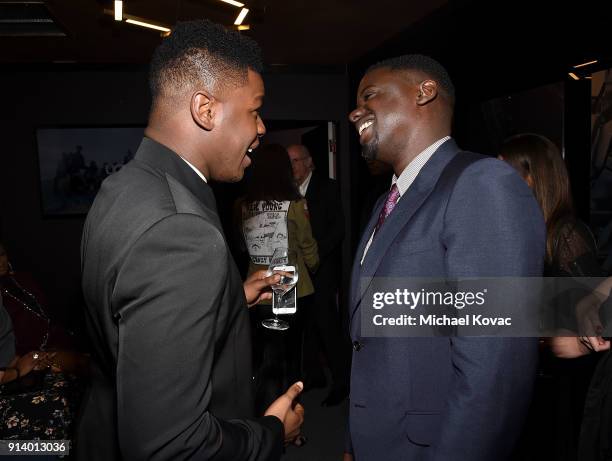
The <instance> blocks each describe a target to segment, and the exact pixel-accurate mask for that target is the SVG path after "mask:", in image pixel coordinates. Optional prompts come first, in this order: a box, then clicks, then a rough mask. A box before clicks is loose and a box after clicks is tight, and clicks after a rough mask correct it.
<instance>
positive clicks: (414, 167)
mask: <svg viewBox="0 0 612 461" xmlns="http://www.w3.org/2000/svg"><path fill="white" fill-rule="evenodd" d="M450 138H451V137H450V136H445V137H443V138H441V139H438V140H437V141H436V142H434V143H433V144H431V145H430V146H429V147H427V148H426V149H425V150H423V151H422V152H421V153H420V154H419V155H417V156H416V157H415V158H414V159H413V160H412V161H411V162H410V163H409V164H408V165H407V166H406V168H404V171H402V173H401V174H400V175H399V178H398V177H397V176H395V175H393V179H392V180H391V185H393V184H397V188H398V190H399V193H400V198H401V197H402V195H404V193H405V192H406V191H407V190H408V188H409V187H410V186H411V185H412V183H413V182H414V180H415V179H416V177H417V176H418V175H419V172H420V171H421V169H422V168H423V167H424V166H425V164H426V163H427V161H428V160H429V159H430V158H431V156H432V155H433V154H434V153H435V152H436V150H438V147H440V146H441V145H442V144H444V143H445V142H446V141H448V140H449V139H450Z"/></svg>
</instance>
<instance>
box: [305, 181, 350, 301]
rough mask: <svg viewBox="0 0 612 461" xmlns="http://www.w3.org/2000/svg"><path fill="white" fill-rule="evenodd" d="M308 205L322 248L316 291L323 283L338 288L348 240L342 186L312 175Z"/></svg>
mask: <svg viewBox="0 0 612 461" xmlns="http://www.w3.org/2000/svg"><path fill="white" fill-rule="evenodd" d="M306 202H307V203H308V211H309V213H310V226H311V227H312V234H313V235H314V238H315V240H316V241H317V245H318V246H319V259H320V264H319V269H318V270H317V272H316V274H315V276H314V283H315V285H318V286H315V290H316V289H320V285H321V283H326V284H329V283H330V282H331V285H332V286H334V284H335V281H337V280H338V278H339V277H338V276H339V262H340V248H341V243H342V239H343V238H344V213H343V211H342V202H341V200H340V190H339V188H338V184H337V183H336V181H334V180H333V179H329V178H326V177H325V176H322V175H320V174H318V173H317V172H316V171H314V172H313V173H312V177H311V178H310V183H309V184H308V189H307V190H306Z"/></svg>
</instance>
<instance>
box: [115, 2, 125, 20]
mask: <svg viewBox="0 0 612 461" xmlns="http://www.w3.org/2000/svg"><path fill="white" fill-rule="evenodd" d="M115 21H123V0H115Z"/></svg>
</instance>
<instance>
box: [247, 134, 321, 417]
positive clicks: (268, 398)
mask: <svg viewBox="0 0 612 461" xmlns="http://www.w3.org/2000/svg"><path fill="white" fill-rule="evenodd" d="M235 212H236V215H237V216H236V221H237V227H238V228H239V229H240V230H241V233H242V239H243V248H245V249H246V250H247V251H248V253H249V257H250V264H249V271H248V275H251V274H252V273H253V272H255V271H257V270H261V269H267V268H268V265H269V264H270V258H271V256H272V254H273V253H274V250H275V249H276V248H277V247H286V248H289V250H293V251H295V253H296V254H297V260H298V274H299V278H298V282H297V285H296V289H297V298H298V303H297V312H296V314H293V315H288V316H284V317H283V319H284V320H286V321H288V322H289V323H290V328H289V329H288V330H286V331H274V330H267V329H265V328H263V327H262V326H261V320H263V319H266V318H270V317H272V315H273V314H272V312H271V306H270V304H269V301H267V303H268V304H264V303H261V304H259V305H257V306H255V307H253V308H252V309H253V312H254V316H253V317H254V321H253V327H254V341H255V367H254V369H256V370H258V371H257V376H256V379H257V395H256V404H257V406H258V409H260V410H263V409H265V408H267V407H268V405H269V404H270V403H272V402H273V401H274V399H275V398H276V396H277V395H278V394H279V393H280V392H281V391H282V389H283V388H286V387H287V386H288V385H289V383H293V382H295V381H297V380H298V379H301V376H302V370H301V366H302V364H301V362H302V360H301V356H302V335H303V317H304V316H305V315H307V312H308V310H309V309H311V308H312V299H311V298H312V296H311V295H312V294H313V292H314V288H313V284H312V280H311V277H310V273H311V272H314V271H315V270H316V269H317V266H318V265H319V256H318V253H317V242H316V241H315V239H314V238H313V236H312V230H311V227H310V222H309V217H308V209H307V207H306V201H305V200H304V199H303V198H302V196H301V195H300V194H299V192H298V190H297V187H296V185H295V182H294V181H293V176H292V173H291V162H290V161H289V157H288V156H287V151H286V150H285V148H284V147H282V146H281V145H278V144H267V145H263V146H261V147H260V148H259V149H258V150H257V153H256V154H255V155H254V156H253V163H252V165H251V168H250V177H249V180H248V182H247V185H246V195H245V196H244V197H243V198H241V199H239V200H238V201H237V203H236V209H235Z"/></svg>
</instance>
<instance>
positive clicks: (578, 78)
mask: <svg viewBox="0 0 612 461" xmlns="http://www.w3.org/2000/svg"><path fill="white" fill-rule="evenodd" d="M568 75H569V76H570V77H572V78H573V79H574V80H580V77H578V76H577V75H576V74H575V73H573V72H570V73H569V74H568Z"/></svg>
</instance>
